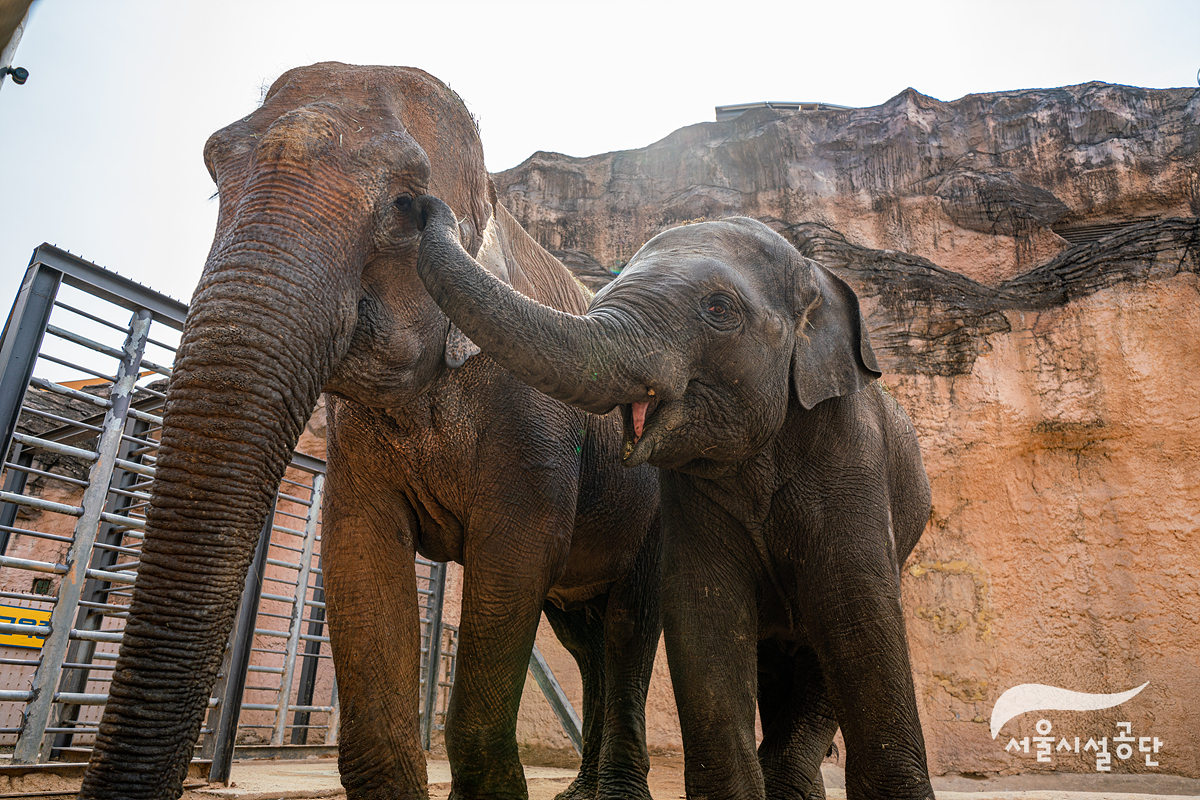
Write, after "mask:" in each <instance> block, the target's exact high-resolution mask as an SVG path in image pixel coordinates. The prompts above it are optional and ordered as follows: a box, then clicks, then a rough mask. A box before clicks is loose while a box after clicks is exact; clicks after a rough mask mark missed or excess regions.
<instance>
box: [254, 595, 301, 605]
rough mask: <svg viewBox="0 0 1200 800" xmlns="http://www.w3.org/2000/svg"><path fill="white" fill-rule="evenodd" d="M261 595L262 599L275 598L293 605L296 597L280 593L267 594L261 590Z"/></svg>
mask: <svg viewBox="0 0 1200 800" xmlns="http://www.w3.org/2000/svg"><path fill="white" fill-rule="evenodd" d="M261 597H262V599H263V600H275V601H277V602H280V603H292V604H293V605H294V604H295V603H296V598H294V597H288V596H287V595H282V594H267V593H266V592H263V593H262V595H261Z"/></svg>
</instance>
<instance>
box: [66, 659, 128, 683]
mask: <svg viewBox="0 0 1200 800" xmlns="http://www.w3.org/2000/svg"><path fill="white" fill-rule="evenodd" d="M116 668H117V665H116V664H78V663H75V662H73V661H64V662H63V669H95V670H102V671H104V672H112V671H114V670H115V669H116ZM92 680H108V679H107V678H93V679H92Z"/></svg>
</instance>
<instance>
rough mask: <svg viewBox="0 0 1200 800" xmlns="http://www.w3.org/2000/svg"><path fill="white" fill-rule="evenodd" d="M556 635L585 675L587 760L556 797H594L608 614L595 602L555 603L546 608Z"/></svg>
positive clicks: (570, 799) (558, 799) (560, 799)
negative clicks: (567, 605) (577, 605)
mask: <svg viewBox="0 0 1200 800" xmlns="http://www.w3.org/2000/svg"><path fill="white" fill-rule="evenodd" d="M543 610H544V611H545V613H546V619H548V620H549V621H550V627H552V628H553V629H554V635H555V636H557V637H558V641H559V642H561V643H562V645H563V647H565V648H567V652H568V653H570V654H571V656H572V657H573V658H574V659H575V663H576V664H577V665H578V666H579V674H580V675H581V676H582V678H583V761H582V763H581V764H580V766H579V775H578V776H577V777H576V778H575V780H574V781H572V782H571V785H570V786H569V787H568V788H567V789H566V790H564V791H562V792H560V793H559V794H558V796H557V797H555V800H591V799H592V798H594V797H595V796H596V787H597V785H598V782H599V778H600V745H601V742H602V739H603V736H604V618H603V608H602V607H601V609H600V613H597V609H596V608H595V607H594V605H591V604H589V605H588V606H587V607H584V608H579V609H575V610H572V611H563V610H562V609H561V608H559V607H558V606H556V605H554V604H553V603H546V604H545V607H544V609H543Z"/></svg>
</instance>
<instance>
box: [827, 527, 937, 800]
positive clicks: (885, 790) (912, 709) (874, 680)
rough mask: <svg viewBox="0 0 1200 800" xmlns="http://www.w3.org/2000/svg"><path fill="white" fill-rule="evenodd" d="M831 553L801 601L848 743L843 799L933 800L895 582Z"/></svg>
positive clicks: (841, 553)
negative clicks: (816, 584) (819, 583)
mask: <svg viewBox="0 0 1200 800" xmlns="http://www.w3.org/2000/svg"><path fill="white" fill-rule="evenodd" d="M844 536H845V534H843V537H844ZM840 540H847V539H845V538H843V539H840ZM860 540H861V537H860ZM883 541H884V542H886V541H887V539H886V536H885V538H884V539H883ZM829 553H830V558H829V559H828V560H826V559H820V560H821V561H823V563H822V564H821V565H820V567H817V568H818V569H821V570H822V572H823V573H824V574H825V575H826V576H827V578H826V580H825V581H824V584H823V585H824V589H823V590H817V589H815V588H814V590H813V591H812V592H810V593H809V597H808V598H806V599H807V600H808V603H807V608H808V609H809V619H810V624H809V637H810V641H812V642H813V643H814V647H815V648H816V650H817V656H818V658H819V659H820V663H821V668H822V672H823V674H825V675H826V676H828V677H829V681H830V686H829V689H830V694H831V697H832V699H833V702H834V707H835V709H836V717H837V719H838V721H839V722H840V723H841V728H842V735H843V736H844V737H845V739H846V796H847V798H849V799H850V800H859V799H860V798H913V799H914V800H918V799H919V800H925V798H932V797H933V789H932V787H931V786H930V783H929V769H928V767H927V766H926V761H925V740H924V737H923V736H922V734H921V721H920V718H919V716H918V714H917V701H916V692H915V691H914V689H913V680H912V667H911V665H910V663H909V658H908V642H907V640H906V637H905V635H904V617H903V613H902V610H901V606H900V586H899V575H898V574H897V573H896V572H894V571H891V574H890V575H888V574H887V572H883V574H882V575H881V574H880V573H881V570H878V569H869V568H867V565H862V564H860V565H858V567H857V568H856V566H855V564H854V563H853V559H851V558H847V557H846V555H847V552H846V550H845V548H841V549H840V551H839V550H830V551H829ZM883 563H886V561H884V562H883ZM893 569H894V567H893ZM830 587H833V588H832V589H831V588H830Z"/></svg>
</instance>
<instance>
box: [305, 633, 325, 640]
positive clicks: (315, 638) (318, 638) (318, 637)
mask: <svg viewBox="0 0 1200 800" xmlns="http://www.w3.org/2000/svg"><path fill="white" fill-rule="evenodd" d="M300 639H301V640H303V641H305V642H328V641H329V637H328V636H309V635H308V634H307V633H302V634H300Z"/></svg>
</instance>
